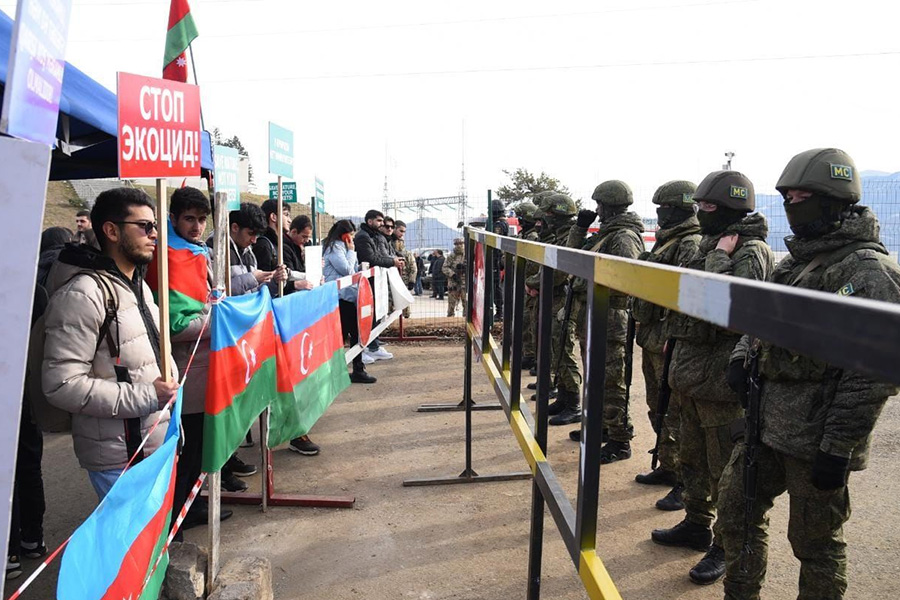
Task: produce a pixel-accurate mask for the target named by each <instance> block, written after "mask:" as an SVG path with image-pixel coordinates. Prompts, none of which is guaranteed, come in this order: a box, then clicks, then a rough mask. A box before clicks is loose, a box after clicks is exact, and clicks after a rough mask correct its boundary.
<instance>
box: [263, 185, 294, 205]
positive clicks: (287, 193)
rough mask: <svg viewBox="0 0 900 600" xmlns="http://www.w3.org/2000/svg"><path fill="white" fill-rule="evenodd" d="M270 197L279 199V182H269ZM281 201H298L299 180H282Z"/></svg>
mask: <svg viewBox="0 0 900 600" xmlns="http://www.w3.org/2000/svg"><path fill="white" fill-rule="evenodd" d="M269 199H270V200H277V199H278V183H277V182H274V181H273V182H272V183H270V184H269ZM281 201H282V202H296V201H297V182H296V181H282V182H281Z"/></svg>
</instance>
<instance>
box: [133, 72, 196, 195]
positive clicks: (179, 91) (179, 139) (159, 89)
mask: <svg viewBox="0 0 900 600" xmlns="http://www.w3.org/2000/svg"><path fill="white" fill-rule="evenodd" d="M118 102H119V129H118V133H119V136H118V137H119V177H122V178H129V177H183V176H191V175H199V174H200V88H199V87H197V86H196V85H188V84H186V83H180V82H177V81H169V80H166V79H154V78H153V77H143V76H141V75H132V74H130V73H119V74H118Z"/></svg>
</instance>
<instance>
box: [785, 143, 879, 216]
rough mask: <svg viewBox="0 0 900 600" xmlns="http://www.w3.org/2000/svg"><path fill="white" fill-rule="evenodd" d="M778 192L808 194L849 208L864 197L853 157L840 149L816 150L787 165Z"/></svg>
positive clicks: (795, 158)
mask: <svg viewBox="0 0 900 600" xmlns="http://www.w3.org/2000/svg"><path fill="white" fill-rule="evenodd" d="M775 189H777V190H778V191H779V192H781V195H782V196H784V195H785V194H786V193H787V191H788V190H806V191H808V192H813V193H817V194H823V195H825V196H830V197H832V198H837V199H838V200H843V201H844V202H849V203H850V204H855V203H857V202H859V199H860V198H861V197H862V182H860V179H859V175H858V174H857V172H856V165H855V164H854V163H853V159H852V158H850V155H849V154H847V153H846V152H844V151H843V150H838V149H837V148H815V149H813V150H807V151H806V152H801V153H800V154H798V155H797V156H795V157H794V158H792V159H791V160H790V162H788V164H787V166H786V167H785V168H784V172H783V173H782V174H781V177H779V178H778V183H776V184H775Z"/></svg>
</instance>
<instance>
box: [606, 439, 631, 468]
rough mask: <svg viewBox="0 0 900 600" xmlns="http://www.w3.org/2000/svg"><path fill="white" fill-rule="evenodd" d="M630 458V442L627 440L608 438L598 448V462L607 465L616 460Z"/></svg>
mask: <svg viewBox="0 0 900 600" xmlns="http://www.w3.org/2000/svg"><path fill="white" fill-rule="evenodd" d="M629 458H631V444H630V443H628V442H617V441H616V440H609V441H608V442H606V445H605V446H603V447H602V448H600V464H601V465H608V464H609V463H614V462H616V461H618V460H626V459H629Z"/></svg>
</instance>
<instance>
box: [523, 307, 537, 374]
mask: <svg viewBox="0 0 900 600" xmlns="http://www.w3.org/2000/svg"><path fill="white" fill-rule="evenodd" d="M537 313H538V299H537V297H536V296H535V297H532V296H525V318H524V319H523V321H522V327H523V329H522V358H532V359H533V358H535V357H536V356H537V329H536V324H537Z"/></svg>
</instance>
